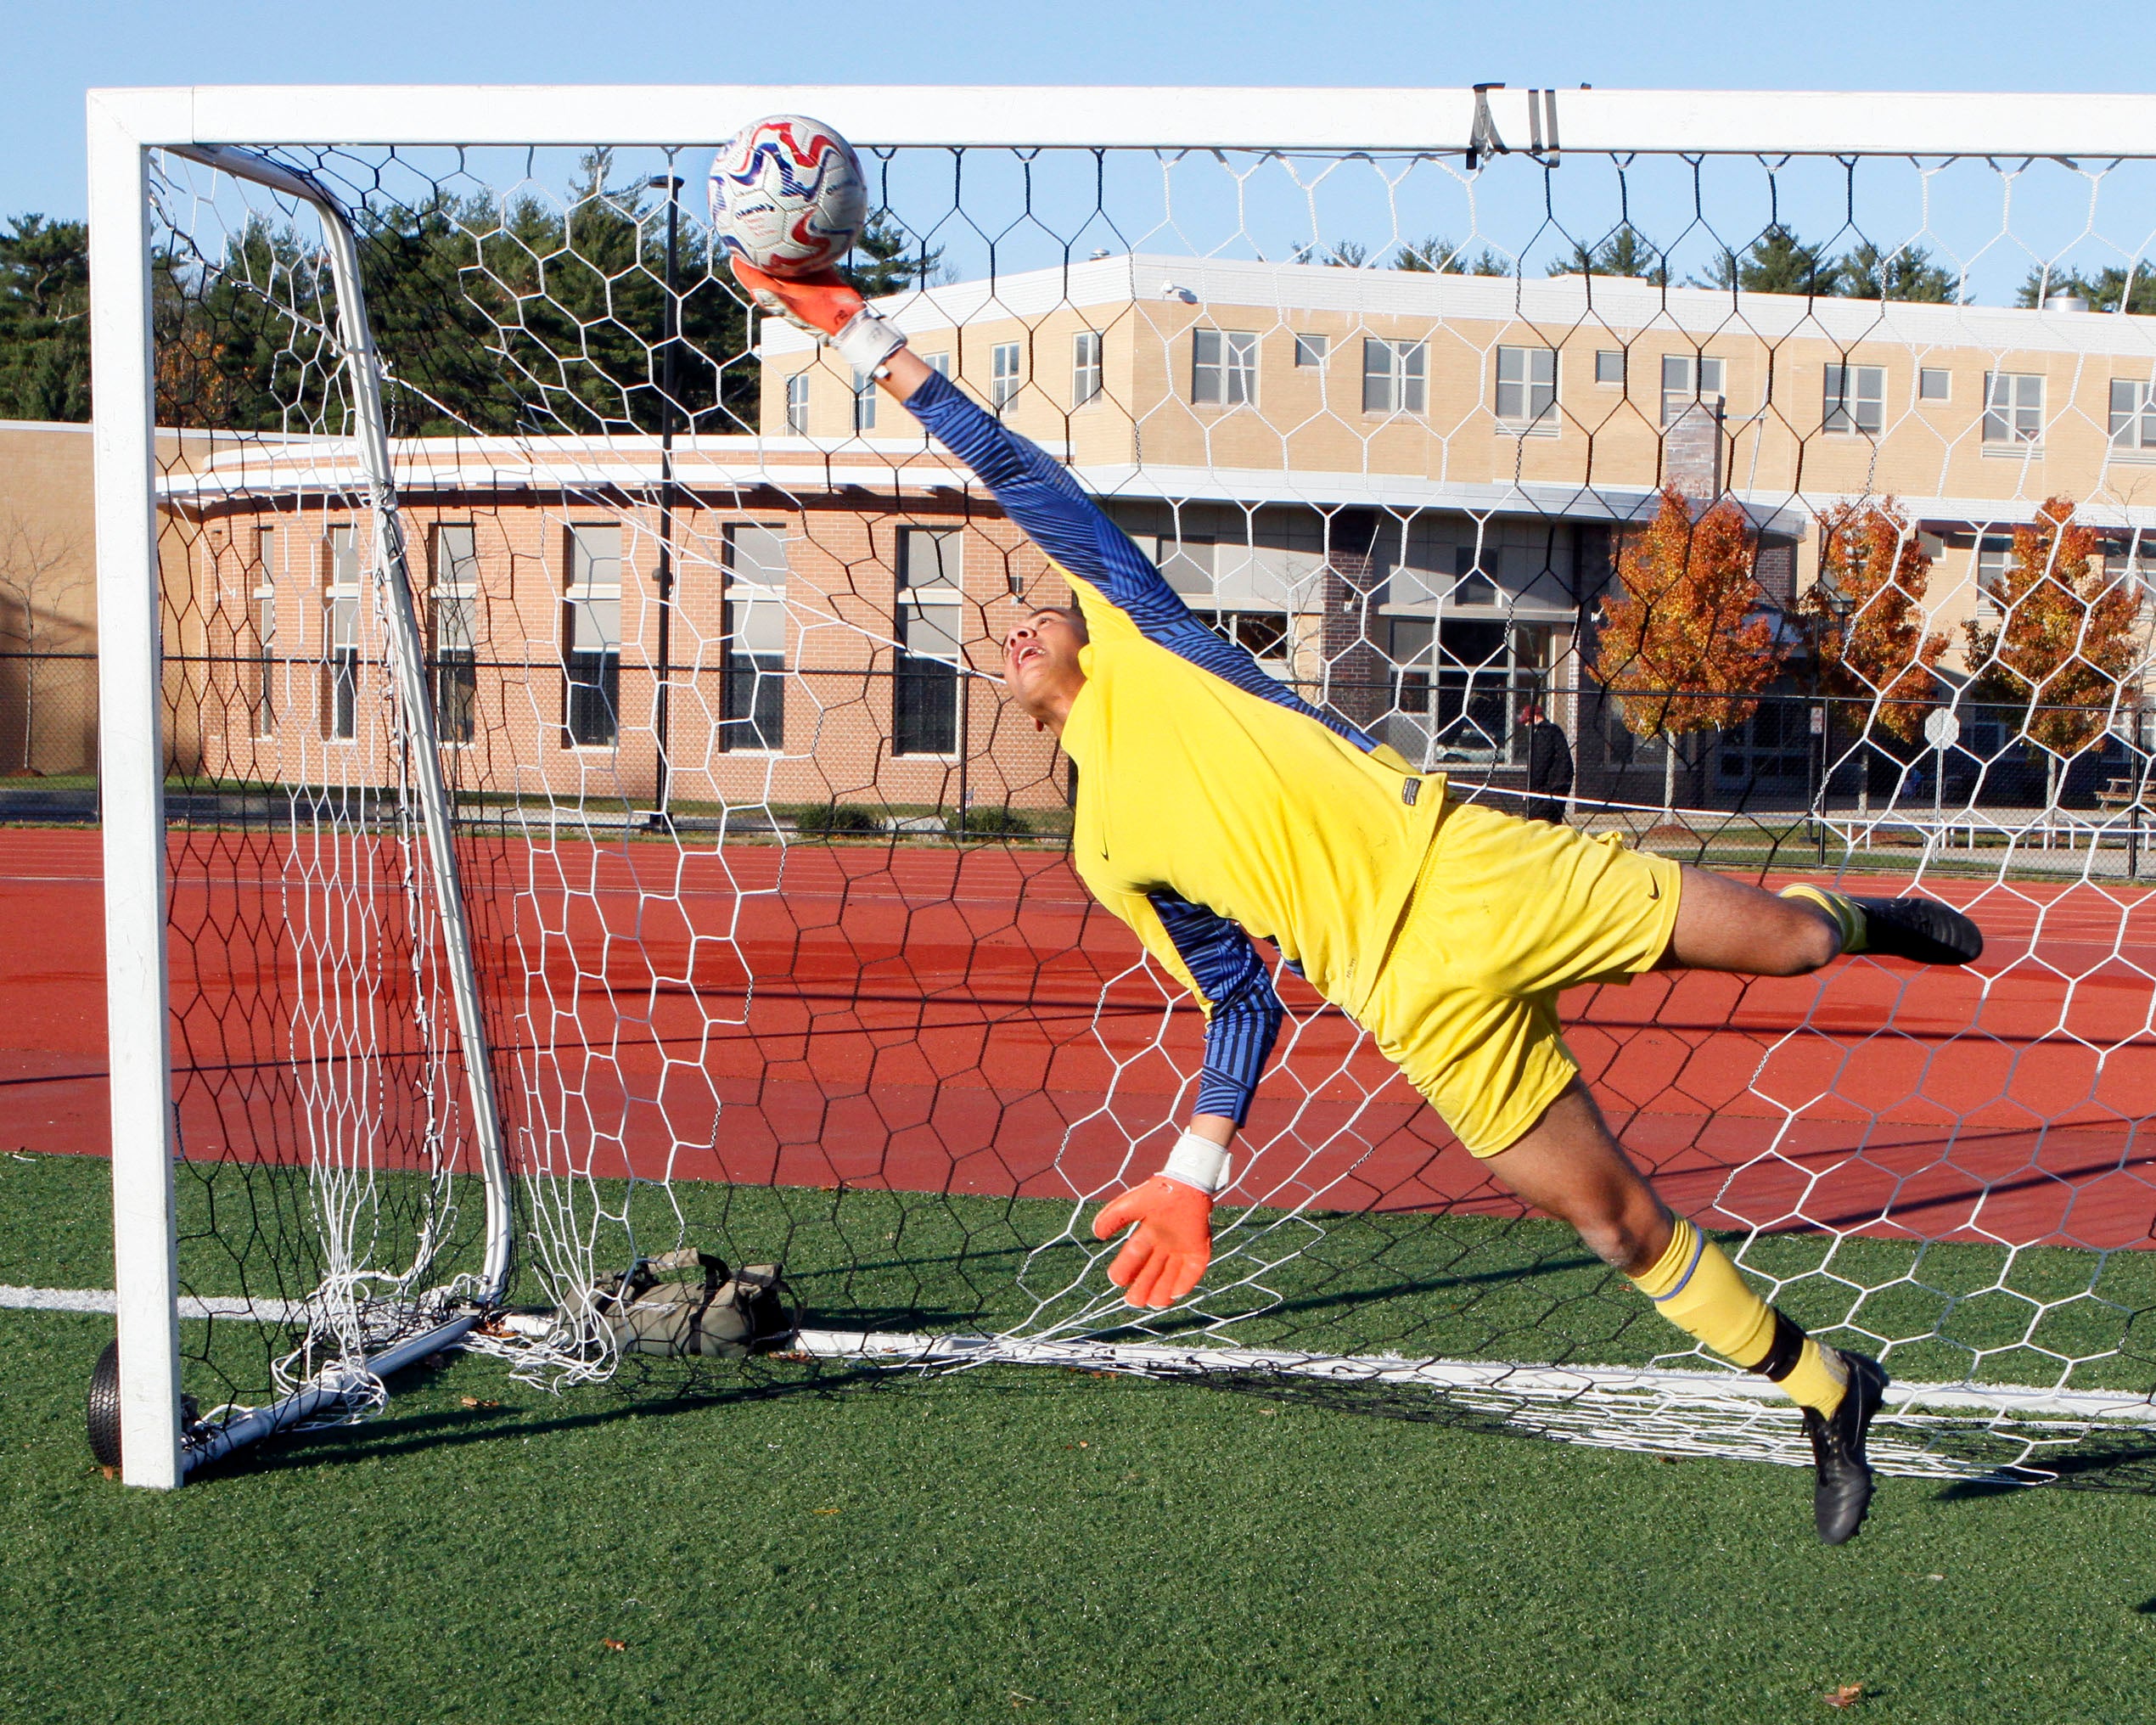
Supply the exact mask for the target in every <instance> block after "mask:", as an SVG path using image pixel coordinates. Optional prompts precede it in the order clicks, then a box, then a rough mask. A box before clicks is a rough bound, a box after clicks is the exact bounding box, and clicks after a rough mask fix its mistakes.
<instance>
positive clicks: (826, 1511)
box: [816, 1509, 839, 1515]
mask: <svg viewBox="0 0 2156 1725" xmlns="http://www.w3.org/2000/svg"><path fill="white" fill-rule="evenodd" d="M816 1513H817V1514H818V1515H836V1514H838V1513H839V1512H838V1511H837V1510H836V1509H819V1510H817V1512H816Z"/></svg>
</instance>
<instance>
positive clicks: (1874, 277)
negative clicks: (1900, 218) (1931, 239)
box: [1836, 239, 1961, 306]
mask: <svg viewBox="0 0 2156 1725" xmlns="http://www.w3.org/2000/svg"><path fill="white" fill-rule="evenodd" d="M1837 268H1838V270H1839V286H1838V288H1837V289H1836V290H1837V291H1838V292H1839V293H1840V294H1841V295H1844V297H1845V298H1848V299H1851V300H1914V301H1924V302H1928V303H1929V304H1932V305H1940V306H1946V305H1951V304H1953V303H1954V302H1955V301H1957V299H1958V298H1959V297H1960V295H1959V292H1958V289H1959V288H1960V285H1961V284H1960V283H1959V281H1958V280H1957V278H1955V277H1954V276H1953V275H1952V274H1951V273H1950V272H1948V271H1947V270H1945V269H1942V268H1941V267H1940V266H1939V265H1937V264H1935V263H1934V262H1933V261H1932V255H1931V252H1930V250H1929V249H1928V248H1926V247H1924V246H1921V245H1906V246H1903V247H1902V248H1901V250H1898V251H1895V252H1891V253H1887V252H1882V251H1881V250H1879V249H1878V246H1876V245H1874V244H1872V242H1871V241H1870V240H1868V239H1867V240H1864V241H1862V242H1861V243H1860V244H1856V245H1853V246H1851V247H1850V249H1849V250H1847V251H1845V252H1844V253H1843V254H1842V258H1841V262H1840V263H1839V265H1838V266H1837Z"/></svg>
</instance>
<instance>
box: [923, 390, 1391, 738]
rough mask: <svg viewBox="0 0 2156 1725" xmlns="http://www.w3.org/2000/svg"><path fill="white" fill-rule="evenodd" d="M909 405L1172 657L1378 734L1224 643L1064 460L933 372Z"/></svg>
mask: <svg viewBox="0 0 2156 1725" xmlns="http://www.w3.org/2000/svg"><path fill="white" fill-rule="evenodd" d="M906 405H907V408H908V409H909V410H911V412H912V414H913V417H914V418H915V419H918V420H919V421H920V422H921V423H922V424H924V425H925V426H926V427H927V428H928V429H929V431H930V432H932V433H933V434H934V435H935V439H936V441H938V442H939V443H940V444H942V445H943V447H945V448H946V449H947V450H949V451H950V452H952V454H953V455H955V456H957V458H958V459H959V460H961V461H963V462H964V463H965V464H966V465H967V466H968V467H969V468H971V469H973V470H974V475H975V476H976V477H977V478H979V479H980V482H981V483H982V484H983V485H985V486H987V487H988V488H989V490H990V491H991V492H994V493H995V496H996V501H997V503H1000V504H1001V505H1002V509H1003V513H1004V514H1006V515H1008V516H1009V517H1010V519H1011V520H1013V521H1015V522H1016V523H1017V524H1018V525H1019V527H1020V528H1021V529H1023V530H1024V531H1025V535H1026V537H1028V538H1030V539H1031V540H1032V541H1033V542H1034V543H1035V544H1036V545H1038V546H1039V547H1040V548H1042V550H1043V551H1045V552H1047V554H1048V555H1049V556H1050V557H1052V558H1053V559H1055V560H1056V561H1057V562H1058V563H1059V564H1061V565H1063V566H1064V568H1065V569H1067V570H1070V572H1071V573H1072V574H1073V575H1075V576H1079V577H1081V579H1083V580H1085V581H1087V582H1091V583H1092V585H1093V586H1094V587H1098V589H1099V590H1100V592H1101V594H1102V596H1103V598H1106V599H1107V600H1108V602H1109V604H1112V605H1114V606H1115V607H1116V608H1117V609H1118V610H1120V611H1122V612H1123V613H1124V614H1125V615H1126V616H1128V617H1129V618H1130V620H1131V621H1132V622H1134V623H1136V624H1137V626H1138V627H1139V629H1140V630H1142V631H1143V632H1144V634H1145V636H1146V638H1148V640H1151V641H1153V642H1154V643H1158V644H1159V645H1160V646H1163V647H1165V648H1166V649H1168V650H1169V651H1170V652H1171V653H1174V654H1176V655H1179V656H1180V657H1182V658H1184V659H1187V660H1189V661H1190V662H1191V663H1192V664H1193V665H1195V666H1199V668H1200V669H1202V670H1204V671H1210V672H1211V673H1212V674H1213V675H1214V676H1216V677H1220V678H1221V680H1222V681H1224V682H1227V683H1232V684H1234V686H1235V687H1236V688H1239V689H1242V690H1244V691H1245V692H1246V693H1248V694H1255V695H1257V696H1259V697H1260V698H1261V699H1263V700H1269V701H1272V702H1273V703H1275V704H1276V705H1280V706H1283V707H1287V708H1289V709H1291V710H1292V711H1295V712H1299V713H1302V714H1305V715H1306V716H1309V717H1311V718H1313V719H1316V720H1317V722H1319V723H1320V724H1322V725H1323V726H1324V727H1325V728H1327V729H1328V730H1330V731H1333V732H1335V733H1338V734H1339V735H1340V736H1343V737H1345V738H1346V739H1348V740H1349V741H1350V742H1351V743H1353V744H1355V745H1356V747H1358V748H1360V749H1362V750H1373V749H1375V748H1376V747H1377V746H1378V744H1377V739H1375V738H1374V737H1372V736H1370V735H1369V734H1368V733H1366V732H1363V731H1361V730H1358V729H1357V728H1356V727H1355V726H1353V725H1350V724H1349V723H1348V722H1346V721H1345V719H1340V718H1336V717H1335V716H1333V715H1332V714H1330V713H1328V712H1324V711H1321V710H1320V709H1318V708H1317V707H1314V706H1312V705H1311V704H1310V703H1309V702H1308V701H1306V700H1304V699H1303V698H1302V697H1301V696H1300V695H1299V694H1296V693H1295V692H1294V690H1293V689H1291V688H1288V687H1287V686H1286V685H1285V684H1284V683H1276V682H1274V681H1273V680H1272V678H1271V677H1267V676H1266V674H1265V672H1263V671H1260V670H1259V669H1258V662H1257V660H1255V659H1253V658H1252V657H1251V656H1250V655H1249V652H1248V650H1247V649H1244V648H1241V647H1238V646H1236V645H1234V644H1233V643H1230V642H1227V641H1223V640H1221V638H1220V637H1219V636H1218V635H1216V634H1215V633H1214V632H1212V631H1211V630H1210V629H1209V628H1208V627H1206V626H1205V625H1204V623H1203V622H1201V621H1199V619H1198V618H1197V617H1195V616H1194V615H1192V613H1191V610H1190V607H1189V606H1188V605H1187V604H1184V603H1183V602H1182V595H1181V594H1180V593H1177V592H1176V590H1175V589H1174V588H1173V587H1170V586H1169V585H1168V583H1167V582H1165V580H1163V579H1162V578H1161V575H1160V571H1159V570H1157V569H1155V568H1154V566H1153V564H1152V562H1151V560H1150V559H1148V558H1147V556H1146V554H1145V553H1143V552H1142V551H1140V550H1139V549H1138V548H1137V546H1136V545H1134V544H1133V543H1131V536H1130V535H1129V534H1127V533H1126V532H1125V531H1123V530H1122V529H1121V528H1120V527H1118V526H1117V525H1115V524H1114V522H1113V521H1111V520H1109V519H1108V517H1107V516H1106V515H1104V514H1102V513H1101V511H1100V509H1099V506H1098V505H1097V504H1096V503H1094V502H1093V500H1092V498H1091V497H1087V496H1086V493H1085V492H1084V491H1083V490H1082V489H1081V487H1080V486H1079V484H1078V482H1077V480H1074V479H1073V478H1071V476H1070V475H1069V474H1068V473H1066V472H1065V471H1064V469H1063V468H1062V466H1061V465H1060V464H1058V463H1056V462H1054V461H1053V460H1051V459H1050V458H1048V456H1047V454H1046V453H1045V452H1042V450H1041V448H1040V447H1038V446H1037V445H1035V444H1033V443H1030V442H1029V441H1027V440H1026V439H1025V438H1023V437H1021V436H1019V435H1018V434H1017V433H1016V432H1014V431H1012V430H1008V429H1006V428H1005V426H1004V425H1003V424H1002V423H1001V422H1000V421H999V420H997V419H992V418H991V417H990V415H989V414H988V413H985V412H984V411H983V410H982V409H981V407H980V406H979V405H978V404H976V403H975V402H974V401H973V400H972V399H971V398H970V397H969V396H967V395H965V394H964V392H963V391H961V390H960V389H959V388H958V386H957V385H956V384H954V383H952V382H951V381H950V379H947V378H946V377H944V376H943V375H942V374H940V373H931V374H929V379H928V380H927V381H926V382H925V383H924V384H923V385H921V386H920V387H919V388H918V389H917V390H916V391H914V392H913V396H912V399H911V400H910V401H908V402H907V404H906Z"/></svg>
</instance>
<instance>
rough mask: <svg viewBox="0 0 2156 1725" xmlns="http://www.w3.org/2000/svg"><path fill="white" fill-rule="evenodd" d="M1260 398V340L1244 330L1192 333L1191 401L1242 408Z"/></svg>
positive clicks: (1198, 330)
mask: <svg viewBox="0 0 2156 1725" xmlns="http://www.w3.org/2000/svg"><path fill="white" fill-rule="evenodd" d="M1257 398H1258V338H1257V337H1256V336H1255V335H1254V334H1250V333H1249V331H1247V330H1243V329H1193V330H1192V331H1191V332H1190V399H1191V400H1192V401H1193V402H1195V403H1196V404H1197V405H1198V406H1199V407H1244V406H1247V405H1248V404H1249V403H1250V402H1255V401H1256V400H1257Z"/></svg>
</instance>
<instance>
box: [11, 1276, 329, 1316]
mask: <svg viewBox="0 0 2156 1725" xmlns="http://www.w3.org/2000/svg"><path fill="white" fill-rule="evenodd" d="M0 1309H6V1310H11V1311H15V1312H91V1313H97V1312H103V1313H104V1314H105V1315H106V1316H107V1317H109V1316H111V1315H112V1314H113V1313H114V1312H116V1311H117V1310H118V1309H119V1301H118V1300H117V1298H116V1297H115V1295H114V1293H113V1291H112V1290H111V1289H109V1288H12V1287H9V1286H8V1285H7V1284H5V1283H0ZM180 1316H181V1317H182V1318H244V1319H245V1320H247V1321H248V1322H250V1323H306V1321H307V1302H306V1301H304V1300H268V1299H248V1298H246V1297H244V1295H216V1294H213V1295H207V1296H205V1297H201V1298H198V1297H196V1296H195V1295H192V1294H182V1295H180Z"/></svg>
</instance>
